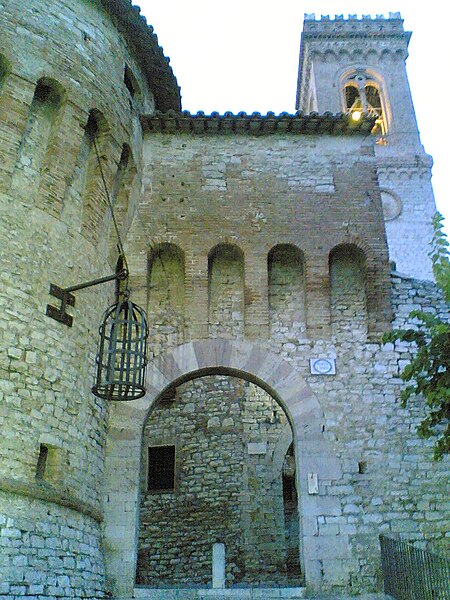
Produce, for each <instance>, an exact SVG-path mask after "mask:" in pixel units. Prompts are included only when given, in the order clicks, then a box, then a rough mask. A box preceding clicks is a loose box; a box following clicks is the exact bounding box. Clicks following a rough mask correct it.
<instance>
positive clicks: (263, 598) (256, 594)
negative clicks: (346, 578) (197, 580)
mask: <svg viewBox="0 0 450 600" xmlns="http://www.w3.org/2000/svg"><path fill="white" fill-rule="evenodd" d="M134 598H135V600H299V599H301V600H304V598H305V588H303V587H289V588H288V587H285V588H262V587H261V588H230V589H206V588H181V589H174V588H171V589H155V588H145V587H140V588H135V590H134Z"/></svg>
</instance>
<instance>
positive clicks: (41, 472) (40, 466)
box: [36, 444, 48, 479]
mask: <svg viewBox="0 0 450 600" xmlns="http://www.w3.org/2000/svg"><path fill="white" fill-rule="evenodd" d="M47 458H48V446H46V445H45V444H41V445H40V446H39V456H38V461H37V465H36V479H44V477H45V469H46V467H47Z"/></svg>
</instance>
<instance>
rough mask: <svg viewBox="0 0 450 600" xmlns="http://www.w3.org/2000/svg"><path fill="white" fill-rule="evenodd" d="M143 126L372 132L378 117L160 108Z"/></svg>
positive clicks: (196, 131)
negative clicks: (190, 110)
mask: <svg viewBox="0 0 450 600" xmlns="http://www.w3.org/2000/svg"><path fill="white" fill-rule="evenodd" d="M141 121H142V126H143V127H144V129H145V130H146V131H149V132H150V131H151V132H155V133H192V134H204V135H208V134H209V135H227V134H244V135H271V134H274V133H290V134H298V135H314V134H316V135H317V134H329V135H353V134H359V135H368V134H370V132H371V130H372V128H373V125H374V119H373V118H371V117H368V116H366V117H364V118H363V119H361V121H358V122H357V123H355V122H353V121H351V120H350V117H349V115H347V114H343V113H338V114H333V113H324V114H323V115H319V114H318V113H310V114H308V115H305V114H303V113H301V112H299V113H296V114H289V113H286V112H284V113H281V114H279V115H275V114H274V113H272V112H269V113H267V114H266V115H261V114H260V113H257V112H255V113H252V114H250V115H248V114H247V113H245V112H240V113H238V114H237V115H235V114H233V113H230V112H226V113H225V114H223V115H219V113H216V112H214V113H211V114H210V115H205V113H204V112H202V111H199V112H198V113H197V114H191V113H190V112H188V111H184V112H176V111H173V110H170V111H168V112H158V111H157V112H156V114H154V115H147V116H144V117H142V119H141Z"/></svg>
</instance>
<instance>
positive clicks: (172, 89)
mask: <svg viewBox="0 0 450 600" xmlns="http://www.w3.org/2000/svg"><path fill="white" fill-rule="evenodd" d="M100 2H101V5H102V6H103V8H104V9H105V10H106V12H107V13H108V14H109V15H110V16H111V17H112V18H113V19H114V22H115V24H116V27H117V28H118V29H119V31H120V32H121V33H122V34H123V35H124V37H125V38H126V40H127V42H128V43H129V44H130V47H131V48H133V49H134V51H135V53H136V56H137V59H138V62H139V64H140V65H141V66H142V68H143V70H144V73H145V75H146V77H147V81H148V84H149V87H150V89H151V90H152V92H153V95H154V96H155V102H156V106H157V107H158V108H159V109H160V110H163V111H167V110H181V94H180V88H179V86H178V83H177V80H176V77H175V75H174V73H173V71H172V68H171V67H170V65H169V62H170V59H169V58H167V57H166V56H164V52H163V50H162V48H161V47H160V46H159V44H158V37H157V35H156V34H155V33H154V32H153V27H152V26H151V25H148V24H147V20H146V18H145V17H144V16H143V15H141V14H140V12H141V9H140V8H139V6H135V5H133V4H132V0H100Z"/></svg>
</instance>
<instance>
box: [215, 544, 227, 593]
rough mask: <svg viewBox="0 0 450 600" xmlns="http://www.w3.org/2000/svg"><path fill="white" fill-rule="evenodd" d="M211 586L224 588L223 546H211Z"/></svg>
mask: <svg viewBox="0 0 450 600" xmlns="http://www.w3.org/2000/svg"><path fill="white" fill-rule="evenodd" d="M212 586H213V588H220V589H223V588H224V587H225V544H220V543H217V544H213V547H212Z"/></svg>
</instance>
